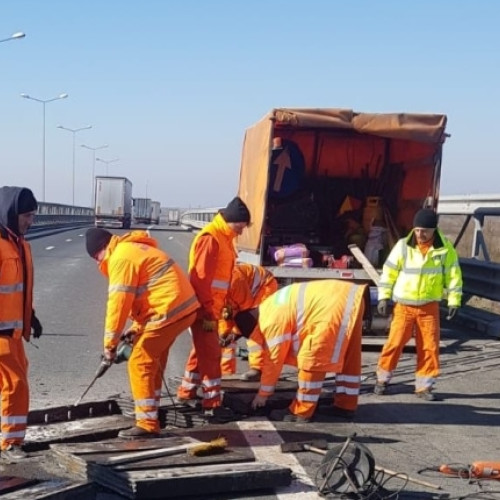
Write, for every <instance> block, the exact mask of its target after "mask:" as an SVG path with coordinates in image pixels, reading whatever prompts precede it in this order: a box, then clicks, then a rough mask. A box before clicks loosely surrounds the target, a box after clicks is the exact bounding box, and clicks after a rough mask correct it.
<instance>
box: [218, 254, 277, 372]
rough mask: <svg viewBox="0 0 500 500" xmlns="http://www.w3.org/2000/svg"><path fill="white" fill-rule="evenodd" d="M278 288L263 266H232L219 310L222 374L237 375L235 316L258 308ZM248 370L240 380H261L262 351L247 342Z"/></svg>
mask: <svg viewBox="0 0 500 500" xmlns="http://www.w3.org/2000/svg"><path fill="white" fill-rule="evenodd" d="M277 289H278V282H277V281H276V278H275V277H274V276H273V274H272V273H271V272H270V271H268V270H267V269H265V268H263V267H262V266H253V265H252V264H243V263H238V264H236V265H235V266H234V270H233V275H232V277H231V285H230V287H229V292H228V294H227V298H226V305H225V306H224V308H223V310H222V317H223V319H224V320H226V323H223V328H222V331H221V330H219V334H220V337H221V340H220V342H221V346H222V362H221V370H222V375H232V374H234V373H236V342H235V340H236V338H237V337H238V332H237V331H236V332H235V331H234V328H235V326H236V325H235V324H234V319H233V318H234V315H235V314H237V313H238V312H239V311H243V310H245V309H251V308H252V307H257V306H258V305H259V304H260V303H261V302H262V301H263V300H264V299H266V298H267V297H269V296H270V295H272V294H273V293H274V292H275V291H276V290H277ZM247 348H248V364H249V370H248V371H247V372H245V373H244V374H243V375H242V376H241V380H248V381H254V380H260V375H261V371H262V349H261V347H260V346H259V344H256V343H255V342H253V341H252V340H250V339H247Z"/></svg>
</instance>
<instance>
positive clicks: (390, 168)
mask: <svg viewBox="0 0 500 500" xmlns="http://www.w3.org/2000/svg"><path fill="white" fill-rule="evenodd" d="M445 126H446V116H445V115H440V114H408V113H399V114H370V113H358V112H354V111H352V110H347V109H274V110H272V111H271V112H270V113H268V114H267V115H266V116H265V117H264V118H263V119H262V120H260V121H259V122H258V123H257V124H255V125H254V126H252V127H250V128H249V129H247V131H246V133H245V139H244V143H243V151H242V159H241V169H240V180H239V192H238V194H239V196H240V197H241V198H242V199H243V200H244V201H245V203H246V204H247V205H248V207H249V209H250V212H251V215H252V225H251V226H250V227H249V228H247V229H246V230H245V231H244V232H243V235H242V236H240V237H239V238H238V250H239V259H240V260H241V261H246V262H250V263H253V264H257V265H262V266H265V267H267V268H269V269H270V270H271V271H272V272H273V274H274V275H275V276H276V277H277V278H278V279H279V280H280V281H281V282H284V283H289V282H291V281H296V280H305V279H323V278H336V279H348V280H352V281H363V282H370V281H371V280H370V277H369V275H368V274H367V273H366V272H365V270H364V269H362V268H361V266H360V265H359V264H358V263H357V261H355V260H354V259H353V258H352V255H351V253H350V251H349V248H348V246H349V245H350V244H352V243H355V244H357V245H358V246H359V247H360V248H361V250H363V251H364V253H365V255H367V256H369V258H370V262H371V263H372V264H373V265H374V267H375V268H378V269H380V268H381V266H382V264H383V262H384V260H385V257H386V256H387V254H388V252H389V251H390V249H391V248H392V246H393V245H394V243H395V242H396V241H397V239H398V238H400V237H402V236H403V235H405V234H406V233H407V232H408V231H409V230H410V229H411V227H412V221H413V217H414V215H415V213H416V212H417V211H418V210H419V209H420V208H422V207H424V206H425V207H431V208H435V207H436V206H437V201H438V196H439V181H440V171H441V158H442V145H443V142H444V140H445V137H446V134H445ZM373 240H375V243H374V241H373ZM287 252H288V253H289V255H291V256H293V258H292V257H290V258H288V260H287V259H286V258H284V255H286V254H287Z"/></svg>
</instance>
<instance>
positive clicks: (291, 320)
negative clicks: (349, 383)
mask: <svg viewBox="0 0 500 500" xmlns="http://www.w3.org/2000/svg"><path fill="white" fill-rule="evenodd" d="M365 291H366V285H356V284H353V283H350V282H344V281H341V280H316V281H309V282H304V283H294V284H292V285H288V286H286V287H283V288H281V289H280V290H278V291H277V292H276V293H274V294H273V295H271V296H270V297H268V298H267V299H265V300H264V302H262V304H261V305H260V306H259V324H258V328H256V329H255V330H254V332H253V333H252V335H251V336H250V338H251V340H253V341H255V342H257V343H259V344H261V345H262V346H263V347H264V350H263V353H264V362H263V366H262V376H261V380H260V388H259V395H261V396H270V395H271V394H272V393H273V392H274V389H275V387H276V383H277V382H278V379H279V376H280V374H281V370H282V368H283V365H285V364H286V365H291V366H296V367H297V368H299V369H301V370H307V371H313V372H325V373H328V372H336V373H339V372H341V371H342V367H343V365H344V359H345V355H346V351H347V349H348V346H349V341H350V337H351V334H352V331H353V328H354V326H355V324H356V320H357V317H358V314H359V313H360V311H361V310H362V306H363V300H364V297H363V296H364V293H365Z"/></svg>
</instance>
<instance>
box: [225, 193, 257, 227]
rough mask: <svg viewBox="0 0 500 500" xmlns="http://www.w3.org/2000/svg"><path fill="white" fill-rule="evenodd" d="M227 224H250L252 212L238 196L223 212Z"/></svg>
mask: <svg viewBox="0 0 500 500" xmlns="http://www.w3.org/2000/svg"><path fill="white" fill-rule="evenodd" d="M220 212H221V214H222V217H224V220H225V221H226V222H246V223H247V224H250V211H249V210H248V207H247V206H246V205H245V203H244V202H243V201H242V199H241V198H239V197H238V196H236V198H233V199H232V200H231V201H230V202H229V203H228V204H227V207H226V208H223V209H222V210H221V211H220Z"/></svg>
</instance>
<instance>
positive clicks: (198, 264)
mask: <svg viewBox="0 0 500 500" xmlns="http://www.w3.org/2000/svg"><path fill="white" fill-rule="evenodd" d="M249 223H250V212H249V210H248V207H247V206H246V205H245V203H244V202H243V201H242V200H241V199H240V198H238V197H236V198H234V199H233V200H231V201H230V202H229V203H228V205H227V206H226V207H225V208H223V209H222V210H221V211H220V212H219V213H218V214H217V215H216V216H215V217H214V219H213V220H212V222H210V223H209V224H207V225H206V226H205V227H204V228H203V229H202V230H201V231H200V232H199V233H198V234H197V235H196V236H195V238H194V239H193V243H192V244H191V249H190V251H189V279H190V281H191V284H192V285H193V288H194V290H195V292H196V295H197V297H198V300H199V301H200V303H201V310H200V312H199V314H198V318H197V320H196V321H195V323H194V324H193V325H192V327H191V332H192V339H193V348H192V349H191V352H190V354H189V357H188V360H187V362H186V367H185V371H184V376H183V378H182V382H181V385H180V386H179V388H178V390H177V399H178V402H180V403H181V404H182V403H184V404H190V403H192V402H193V401H196V390H197V388H198V387H199V386H200V385H201V386H202V388H203V400H202V408H203V411H204V413H205V414H206V415H207V416H213V417H215V418H217V417H223V418H225V417H224V413H225V412H224V410H222V409H221V404H222V398H221V389H220V385H221V366H220V363H221V348H220V345H219V334H218V332H219V323H220V322H222V321H224V320H223V317H222V309H223V307H224V305H225V303H226V296H227V292H228V290H229V283H230V281H231V275H232V272H233V267H234V264H235V260H236V250H235V247H234V239H235V238H236V237H237V236H238V235H240V234H242V232H243V230H244V229H245V227H247V226H248V224H249Z"/></svg>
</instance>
